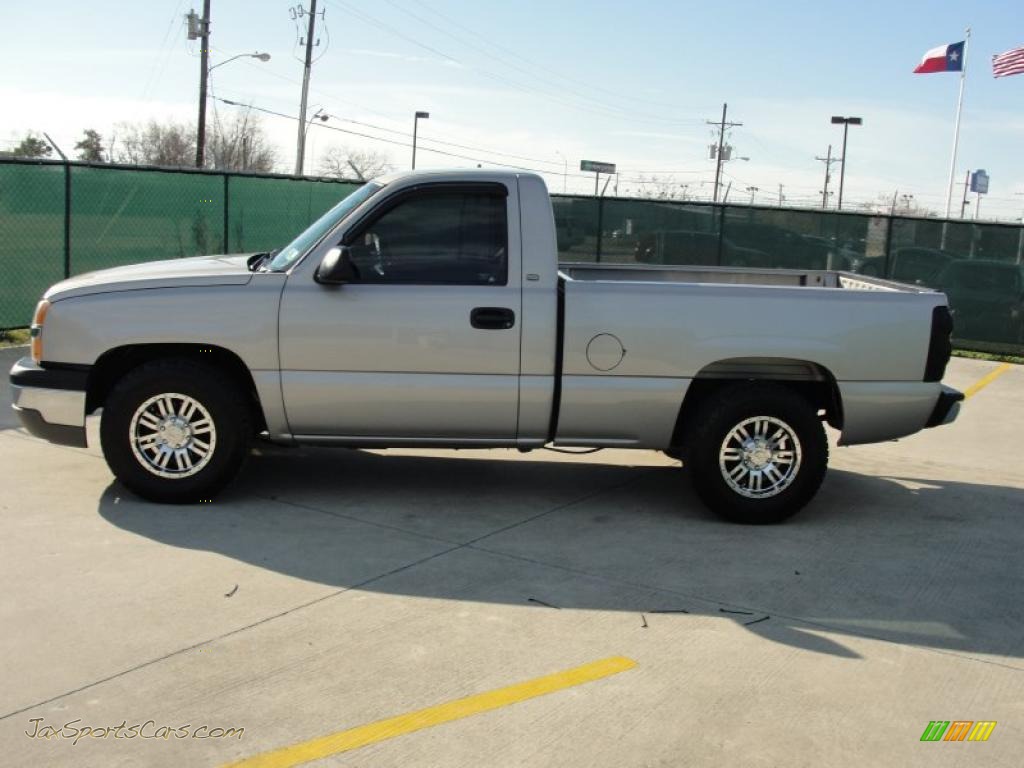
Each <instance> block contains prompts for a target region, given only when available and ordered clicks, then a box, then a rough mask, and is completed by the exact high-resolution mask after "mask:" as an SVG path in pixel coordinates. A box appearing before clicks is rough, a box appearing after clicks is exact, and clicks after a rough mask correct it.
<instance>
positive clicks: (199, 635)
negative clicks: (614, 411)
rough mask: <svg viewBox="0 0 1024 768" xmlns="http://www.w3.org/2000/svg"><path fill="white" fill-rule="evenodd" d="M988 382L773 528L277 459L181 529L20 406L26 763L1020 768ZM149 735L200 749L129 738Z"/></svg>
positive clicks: (1005, 442)
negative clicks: (962, 728)
mask: <svg viewBox="0 0 1024 768" xmlns="http://www.w3.org/2000/svg"><path fill="white" fill-rule="evenodd" d="M22 353H23V351H21V350H6V351H4V352H2V353H0V363H2V364H3V365H4V366H6V367H5V369H4V370H5V371H6V368H9V367H10V365H11V364H12V363H13V361H14V359H15V358H16V357H17V356H18V355H19V354H22ZM997 369H1000V366H999V364H997V363H990V362H981V361H973V360H961V359H954V360H953V361H952V362H951V364H950V368H949V372H948V375H947V379H946V380H947V383H950V384H952V385H953V386H957V387H958V388H961V389H966V388H968V387H970V386H971V385H972V384H974V383H975V382H978V381H980V380H982V379H983V378H984V377H986V376H988V375H989V374H992V373H993V372H994V371H996V370H997ZM986 381H987V383H986V384H985V386H984V387H982V388H980V389H977V390H976V391H974V392H973V393H972V397H970V399H969V400H968V401H967V402H966V403H965V405H964V408H963V411H962V413H961V416H960V418H959V420H958V421H957V422H956V423H955V424H953V425H951V426H949V427H945V428H942V429H934V430H928V431H926V432H924V433H922V434H919V435H917V436H914V437H911V438H907V439H905V440H901V441H899V442H893V443H887V444H883V445H875V446H863V447H853V448H835V449H834V450H833V456H832V461H831V470H830V472H829V475H828V477H827V479H826V481H825V484H824V486H823V488H822V491H821V493H820V494H819V495H818V497H817V498H816V499H815V500H814V501H813V502H812V503H811V505H810V506H809V507H808V508H807V509H805V510H804V511H803V512H802V513H800V514H799V515H798V516H797V517H795V518H793V519H792V520H790V521H789V522H787V523H785V524H782V525H779V526H771V527H744V526H737V525H732V524H729V523H725V522H722V521H720V520H719V519H717V518H715V517H714V516H713V515H711V514H710V513H709V512H707V511H706V510H705V509H704V508H703V507H702V506H701V505H700V503H699V502H698V501H697V499H696V497H695V496H694V495H693V493H692V492H691V490H690V488H689V484H688V482H687V478H686V476H685V470H682V469H680V468H679V465H678V462H675V461H673V460H671V459H668V458H666V457H664V456H662V455H660V454H655V453H650V452H628V451H614V450H609V451H602V452H600V453H596V454H591V455H585V456H566V455H563V454H556V453H551V452H547V451H536V452H533V453H530V454H525V455H521V454H519V453H516V452H512V451H491V452H487V451H412V450H400V451H399V450H396V451H351V450H340V449H339V450H329V449H319V450H313V449H293V450H289V449H276V448H267V449H261V450H260V451H259V452H258V453H257V455H254V456H253V457H252V459H251V460H250V461H249V462H248V464H247V466H246V469H245V470H244V472H243V475H242V476H241V477H240V478H239V480H238V481H237V482H236V483H235V484H234V485H233V486H232V487H231V488H230V489H229V490H228V491H227V492H226V493H225V494H223V495H222V496H221V497H220V498H218V499H216V500H215V501H214V502H213V503H211V504H201V505H195V506H186V507H169V506H158V505H154V504H149V503H145V502H142V501H140V500H138V499H136V498H134V497H133V496H131V494H129V493H128V492H126V491H124V490H123V489H122V488H121V487H120V486H119V485H118V484H117V483H116V482H114V481H113V478H112V476H111V474H110V473H109V471H108V470H107V467H106V465H105V463H104V462H103V459H102V457H101V455H100V453H99V451H98V448H96V447H92V448H89V449H73V448H63V447H58V446H53V445H50V444H47V443H44V442H41V441H39V440H36V439H34V438H31V437H29V436H28V435H27V434H25V433H24V432H22V431H20V430H19V429H18V428H17V425H16V423H15V420H14V418H13V415H12V414H11V413H10V411H9V408H8V406H7V404H8V403H9V402H10V399H9V393H8V392H6V390H5V391H4V392H3V393H0V394H2V400H0V404H2V408H0V460H2V464H0V466H2V468H3V473H4V485H3V487H4V492H3V494H2V500H0V515H2V526H3V527H2V541H3V545H2V546H3V553H4V554H3V557H2V558H0V572H2V574H3V585H4V590H3V593H2V595H0V625H2V626H3V632H2V635H0V638H2V641H0V642H2V646H0V659H2V661H0V663H2V665H3V668H2V671H3V674H2V679H3V681H4V685H3V687H2V689H0V753H2V754H3V755H4V757H3V759H2V762H3V764H5V765H19V766H20V765H24V766H36V765H52V766H64V765H67V766H72V765H73V766H128V765H133V766H134V765H143V764H144V765H154V766H182V765H189V766H194V765H199V766H201V765H209V766H218V765H224V764H230V763H232V762H235V761H241V762H240V764H241V765H249V766H251V765H268V766H283V765H293V764H297V762H301V761H304V760H313V761H317V760H319V762H313V763H311V764H313V765H332V766H333V765H338V766H552V765H558V766H682V765H704V764H708V765H744V766H777V765H787V766H805V765H806V766H816V767H818V766H846V765H856V766H864V765H929V766H933V765H938V766H945V765H965V766H967V765H971V766H974V765H988V766H1001V765H1005V766H1010V765H1013V766H1017V765H1020V754H1021V749H1022V746H1024V697H1022V696H1021V694H1020V692H1021V690H1022V689H1024V600H1022V596H1024V565H1022V561H1021V552H1022V551H1024V525H1022V519H1021V518H1022V513H1024V443H1022V438H1021V425H1022V424H1024V370H1022V369H1020V368H1018V367H1011V368H1007V369H1003V370H1000V372H999V374H998V375H996V376H995V377H990V378H989V379H987V380H986ZM4 386H5V387H6V376H5V377H4ZM91 426H92V428H93V436H92V439H91V444H92V445H93V446H96V444H97V443H96V441H95V439H94V437H95V424H92V425H91ZM833 439H834V435H833ZM410 713H414V714H410ZM934 720H941V721H956V720H961V721H995V722H996V723H997V725H996V727H995V728H994V730H993V731H992V733H991V736H990V738H989V739H988V740H987V741H985V742H968V741H964V742H937V743H929V742H922V741H920V739H921V736H922V733H923V732H924V730H925V729H926V726H928V724H929V722H930V721H934ZM149 721H152V724H153V725H152V726H151V727H149V728H148V730H147V729H143V730H144V732H145V733H146V734H149V735H155V734H157V733H159V731H158V729H159V728H160V727H162V726H170V727H173V728H178V727H182V728H186V727H187V731H186V732H187V734H188V735H187V737H179V736H177V735H170V736H167V737H166V738H163V737H153V738H149V737H147V738H141V737H137V738H123V737H119V736H118V735H117V734H118V731H117V726H119V725H121V724H122V722H124V723H125V724H126V728H130V727H131V726H132V725H133V724H145V723H147V722H149ZM380 721H386V722H384V723H380ZM67 723H72V725H70V726H67V727H66V728H65V731H64V734H71V733H72V730H71V729H77V730H76V731H75V732H76V733H80V732H81V730H82V729H84V728H86V727H88V728H92V729H94V731H93V733H92V735H89V736H84V737H78V739H77V743H75V739H74V738H65V737H58V736H55V735H53V734H52V733H50V732H48V731H45V727H46V726H50V727H52V728H56V729H60V728H61V727H62V726H65V724H67ZM204 726H205V728H206V730H201V729H202V727H204ZM106 727H109V728H110V731H102V730H101V729H102V728H106ZM215 728H223V729H226V728H235V729H238V728H242V729H244V732H243V733H242V734H241V736H240V737H238V736H236V735H231V736H226V737H221V738H201V737H196V733H197V732H201V733H203V734H210V733H215V732H214V731H212V730H210V729H215ZM120 733H121V736H124V734H125V733H126V732H125V731H121V732H120ZM47 734H49V735H50V738H45V737H44V736H45V735H47ZM288 748H291V749H288ZM281 750H283V751H281ZM261 755H262V756H263V757H259V756H261Z"/></svg>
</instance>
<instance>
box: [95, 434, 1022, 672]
mask: <svg viewBox="0 0 1024 768" xmlns="http://www.w3.org/2000/svg"><path fill="white" fill-rule="evenodd" d="M452 455H453V456H454V458H440V457H436V456H407V455H390V454H375V453H367V452H362V451H346V450H312V449H311V450H306V449H299V450H296V451H288V452H280V453H274V454H271V455H263V456H254V457H253V458H252V460H251V461H250V462H249V464H248V465H247V467H246V469H245V470H244V472H243V475H242V477H241V478H239V481H238V482H236V483H235V484H234V486H232V488H231V489H230V490H229V491H228V492H226V493H225V494H224V495H223V496H222V497H220V498H218V499H217V500H216V501H215V502H214V503H211V504H198V505H194V506H185V507H173V506H161V505H156V504H149V503H146V502H142V501H140V500H138V499H136V498H135V497H133V496H131V494H130V493H128V492H127V491H124V490H123V489H122V487H121V486H120V485H118V484H117V483H114V484H112V485H111V486H109V487H108V488H107V489H106V491H105V492H104V494H103V495H102V497H101V499H100V502H99V513H100V515H102V516H103V518H105V519H106V520H107V521H109V522H110V523H112V524H113V525H116V526H118V527H120V528H123V529H125V530H128V531H131V532H133V533H136V534H138V535H141V536H145V537H148V538H150V539H153V540H156V541H159V542H161V543H164V544H168V545H171V546H174V547H183V548H189V549H196V550H206V551H211V552H216V553H219V554H222V555H224V556H226V557H230V558H234V559H236V560H237V561H239V562H241V563H245V564H250V565H254V566H257V567H259V568H264V569H269V570H271V571H275V572H278V573H281V574H283V575H286V576H291V577H295V578H298V579H304V580H308V581H312V582H318V583H322V584H327V585H331V586H336V587H339V588H347V587H352V588H355V589H359V590H366V591H372V592H381V593H387V594H395V595H407V596H413V597H424V598H443V599H449V600H466V601H477V602H487V603H493V604H509V605H533V606H535V607H536V608H537V609H538V610H551V607H557V608H561V609H584V610H588V609H589V610H612V611H628V612H634V613H636V614H640V613H644V614H645V617H644V618H643V619H641V617H640V616H639V615H637V616H636V617H635V620H636V622H638V623H639V622H640V621H641V620H643V621H685V620H687V619H688V618H689V617H692V616H694V615H708V616H715V617H719V618H723V619H726V620H732V621H736V622H738V623H740V624H743V625H744V626H746V627H747V629H748V631H750V632H756V633H757V634H758V635H759V636H761V637H763V638H764V639H766V640H769V641H772V642H777V643H783V644H787V645H792V646H795V647H800V648H804V649H807V650H811V651H815V652H819V653H826V654H832V655H837V656H845V657H851V658H856V657H857V655H858V654H856V653H855V652H854V651H853V650H851V649H850V648H848V647H846V646H845V645H844V644H842V643H841V642H839V641H837V640H836V639H835V638H836V636H837V635H843V634H846V635H854V636H860V637H870V638H876V639H880V640H884V641H889V642H895V643H902V644H913V645H921V646H927V647H931V648H936V649H944V650H953V651H959V652H965V653H972V654H993V655H999V656H1008V657H1013V658H1014V659H1020V658H1022V657H1024V603H1022V602H1021V600H1020V595H1021V594H1024V567H1022V566H1021V565H1020V556H1019V554H1020V551H1021V549H1022V545H1024V526H1022V525H1021V523H1020V517H1019V513H1020V510H1021V509H1024V490H1021V489H1017V488H1008V487H1000V486H992V485H983V484H971V483H961V482H936V481H930V480H928V481H924V480H922V481H917V480H913V479H909V478H881V477H872V476H865V475H859V474H856V473H852V472H848V471H842V470H831V471H830V473H829V477H828V479H827V480H826V482H825V485H824V487H823V488H822V491H821V493H820V494H819V496H818V497H817V499H816V500H815V501H814V502H813V503H812V504H811V505H810V506H809V507H808V508H807V509H806V510H804V511H803V512H802V513H800V514H799V515H798V516H797V517H795V518H793V519H792V520H790V521H789V522H787V523H785V524H783V525H778V526H769V527H748V526H739V525H733V524H729V523H726V522H722V521H720V520H719V519H717V518H716V517H714V516H713V515H712V514H711V513H709V512H707V511H706V510H705V509H704V507H703V506H702V505H701V504H700V502H699V501H698V500H697V499H696V497H695V496H694V495H693V494H692V492H691V491H690V488H689V483H688V482H686V478H685V477H684V472H683V471H681V470H679V469H678V468H677V467H665V466H651V465H646V466H644V465H638V466H632V467H631V466H624V465H622V464H602V463H599V461H600V456H601V454H597V455H596V456H595V457H589V458H592V459H594V461H586V462H584V460H580V459H573V460H570V461H561V460H535V459H534V458H533V456H534V455H536V454H534V455H531V456H530V457H527V458H514V459H507V458H481V456H482V455H483V456H487V454H482V453H480V452H466V454H465V455H463V454H461V453H460V454H452ZM490 455H494V454H490ZM243 574H244V571H243ZM240 578H244V575H243V576H240ZM766 616H767V617H768V618H764V617H766ZM825 634H828V635H829V637H825V636H824V635H825Z"/></svg>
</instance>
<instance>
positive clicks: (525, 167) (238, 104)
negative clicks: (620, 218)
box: [216, 97, 651, 184]
mask: <svg viewBox="0 0 1024 768" xmlns="http://www.w3.org/2000/svg"><path fill="white" fill-rule="evenodd" d="M216 100H217V101H220V102H222V103H224V104H229V105H231V106H233V107H242V108H243V109H252V110H255V111H256V112H262V113H265V114H268V115H274V116H275V117H282V118H285V119H286V120H298V117H296V116H295V115H289V114H286V113H284V112H278V111H276V110H273V109H267V108H266V107H258V106H256V105H254V104H251V103H250V104H243V103H241V102H238V101H233V100H231V99H224V98H221V97H216ZM317 127H318V128H321V129H324V130H328V131H336V132H338V133H344V134H348V135H350V136H359V137H360V138H364V139H371V140H373V141H380V142H383V143H385V144H391V145H394V146H399V147H412V143H411V142H405V141H398V140H396V139H389V138H385V137H383V136H374V135H372V134H369V133H363V132H361V131H351V130H347V129H345V128H338V127H337V126H333V125H327V124H324V123H321V124H319V125H318V126H317ZM395 133H400V132H398V131H395ZM402 135H403V136H408V134H402ZM419 149H420V150H421V151H424V152H433V153H434V154H436V155H443V156H445V157H453V158H456V159H459V160H468V161H470V162H473V163H487V164H488V165H497V166H501V167H503V168H511V169H514V170H520V171H532V172H534V173H547V174H554V175H559V176H561V175H562V174H560V173H558V174H556V173H555V171H552V170H546V169H542V168H533V167H531V166H528V165H517V164H513V163H503V162H499V161H496V160H490V159H488V158H481V157H475V156H471V155H464V154H460V153H457V152H448V151H445V150H441V149H435V148H434V147H425V146H422V145H421V146H419ZM568 175H569V176H571V177H573V178H578V179H589V178H590V176H589V174H583V173H569V174H568ZM622 181H625V182H629V183H633V184H640V183H651V180H649V179H635V178H632V179H631V178H626V179H622Z"/></svg>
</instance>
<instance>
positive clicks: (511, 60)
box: [384, 0, 699, 122]
mask: <svg viewBox="0 0 1024 768" xmlns="http://www.w3.org/2000/svg"><path fill="white" fill-rule="evenodd" d="M384 1H385V2H386V3H387V4H388V5H390V6H392V7H393V8H397V9H398V10H399V11H401V12H402V13H404V14H406V15H407V16H410V17H411V18H413V19H415V20H416V21H417V22H419V23H420V24H425V25H426V26H428V27H430V28H431V29H434V30H437V31H438V32H440V33H441V34H443V35H447V36H448V37H450V38H452V39H453V40H456V41H458V42H459V43H460V44H462V45H465V46H467V47H469V48H472V49H474V50H476V51H479V52H481V53H482V54H484V55H485V56H486V57H487V59H488V60H490V61H497V62H500V63H502V64H504V65H505V66H506V67H508V68H509V69H513V70H515V71H517V72H520V73H522V74H524V75H526V76H527V77H529V78H532V79H534V80H541V81H542V82H544V83H545V84H550V81H551V78H552V77H555V78H558V79H561V80H566V81H568V82H571V83H572V84H573V86H572V87H571V88H570V87H565V86H557V85H556V86H555V87H557V88H560V89H561V90H563V91H568V92H570V93H572V94H573V95H575V96H578V97H579V98H583V99H586V100H587V101H592V102H595V103H597V104H598V105H599V106H606V105H605V104H604V102H603V101H600V100H597V99H591V98H590V97H587V96H584V95H582V94H580V93H579V88H580V86H583V87H584V88H588V89H593V90H600V91H603V92H605V93H608V94H610V95H611V96H613V97H615V98H616V99H621V98H631V97H630V96H629V95H628V94H620V93H616V92H614V91H609V90H607V89H605V88H600V87H597V86H592V85H591V84H589V83H585V82H583V81H581V80H577V79H575V78H570V77H566V76H565V75H561V74H559V73H558V72H556V71H553V70H551V69H550V68H549V67H540V66H539V65H536V64H532V63H531V62H530V61H529V60H528V59H526V58H525V57H524V56H522V55H521V54H519V53H516V52H514V51H510V50H509V49H507V48H504V47H503V46H500V45H496V44H495V43H494V41H493V40H492V39H490V38H486V37H483V36H482V35H480V34H479V33H476V32H473V31H472V30H471V29H469V28H468V27H466V26H465V25H463V24H459V23H457V22H455V21H453V20H452V19H450V18H449V17H447V16H444V15H443V14H442V13H440V12H439V11H436V10H434V9H431V8H427V10H429V11H431V12H433V13H434V14H435V15H436V16H440V17H441V18H443V19H445V20H446V21H447V22H448V23H449V24H452V25H453V26H456V27H459V28H460V29H462V30H465V31H466V32H468V33H469V34H471V35H473V36H475V37H478V38H481V39H483V41H484V42H485V43H486V47H482V46H480V45H478V44H476V43H473V42H470V41H468V40H466V39H465V38H464V37H461V36H459V35H456V34H454V33H453V32H451V31H449V30H446V29H444V28H442V27H439V26H438V25H436V24H434V23H433V22H432V21H430V19H427V18H424V17H423V16H420V15H418V14H416V13H413V12H412V11H411V10H409V9H408V8H405V7H404V6H402V5H400V4H399V3H397V2H395V0H384ZM423 7H424V8H426V6H423ZM495 49H498V50H500V51H504V52H507V53H509V54H510V57H502V56H499V55H498V54H496V53H495ZM516 60H518V61H521V62H523V63H524V64H526V65H527V66H529V67H533V68H538V69H540V70H541V73H542V74H541V75H540V76H538V75H537V73H536V72H531V71H530V70H529V69H527V68H526V67H523V66H520V65H519V64H518V63H516ZM639 101H645V100H642V99H641V100H639ZM652 103H653V102H652ZM656 105H657V106H658V107H661V108H662V109H678V108H679V107H678V105H670V104H664V103H660V102H659V103H657V104H656ZM615 109H618V107H615ZM654 117H656V118H657V119H664V120H671V118H664V117H662V116H661V115H657V116H654ZM673 122H676V121H674V120H673ZM694 122H699V121H697V120H694Z"/></svg>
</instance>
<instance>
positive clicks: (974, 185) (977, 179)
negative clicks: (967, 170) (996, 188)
mask: <svg viewBox="0 0 1024 768" xmlns="http://www.w3.org/2000/svg"><path fill="white" fill-rule="evenodd" d="M971 192H977V193H978V194H979V195H987V194H988V174H987V173H985V171H975V172H974V173H972V174H971Z"/></svg>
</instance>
